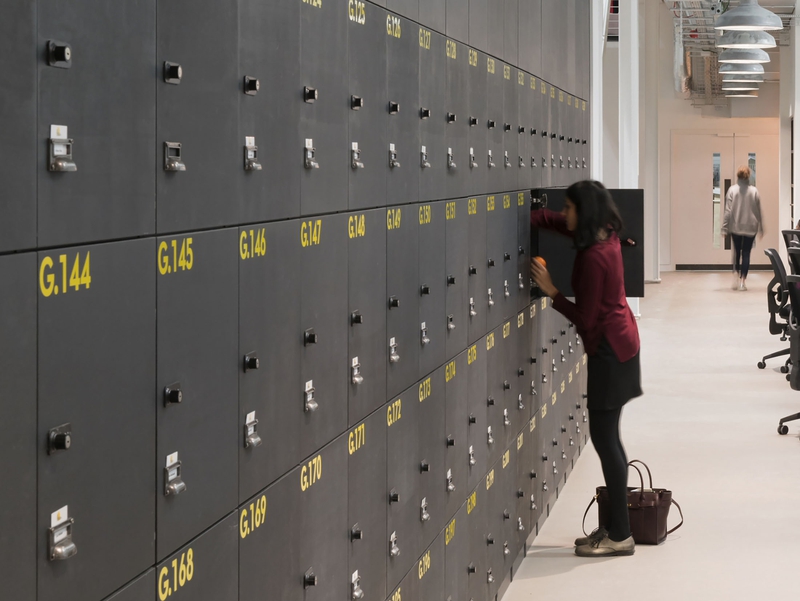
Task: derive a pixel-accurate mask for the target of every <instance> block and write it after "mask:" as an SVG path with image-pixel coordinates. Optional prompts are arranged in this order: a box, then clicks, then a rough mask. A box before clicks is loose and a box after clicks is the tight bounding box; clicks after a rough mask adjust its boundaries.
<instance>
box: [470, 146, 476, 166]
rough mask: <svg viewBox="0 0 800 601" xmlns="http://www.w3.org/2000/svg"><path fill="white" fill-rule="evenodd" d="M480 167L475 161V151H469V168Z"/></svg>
mask: <svg viewBox="0 0 800 601" xmlns="http://www.w3.org/2000/svg"><path fill="white" fill-rule="evenodd" d="M477 166H478V162H477V161H476V160H475V149H474V148H470V149H469V168H470V169H475V167H477Z"/></svg>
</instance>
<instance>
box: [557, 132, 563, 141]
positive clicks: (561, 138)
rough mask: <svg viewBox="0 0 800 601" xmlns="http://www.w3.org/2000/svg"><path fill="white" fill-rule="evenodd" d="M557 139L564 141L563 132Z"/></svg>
mask: <svg viewBox="0 0 800 601" xmlns="http://www.w3.org/2000/svg"><path fill="white" fill-rule="evenodd" d="M558 141H559V142H563V141H564V134H561V135H559V136H558Z"/></svg>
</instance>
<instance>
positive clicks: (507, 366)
mask: <svg viewBox="0 0 800 601" xmlns="http://www.w3.org/2000/svg"><path fill="white" fill-rule="evenodd" d="M515 320H516V319H515ZM500 330H501V331H500V332H498V333H497V338H496V344H497V345H498V347H499V351H500V352H499V355H498V356H499V357H501V363H500V366H499V369H498V373H497V381H498V382H499V387H500V391H501V392H502V399H503V401H502V407H503V435H502V438H501V440H500V444H501V445H502V449H507V448H508V447H509V446H510V445H511V443H512V442H513V441H514V440H515V439H516V437H517V433H519V430H520V428H521V427H522V425H521V421H520V416H519V414H520V410H519V408H518V407H519V405H518V404H517V399H518V395H517V388H518V387H517V358H516V354H517V353H516V349H515V348H514V347H515V345H516V341H517V336H516V334H517V329H516V325H515V326H514V327H512V324H511V320H509V321H506V322H504V323H503V324H502V325H501V326H500Z"/></svg>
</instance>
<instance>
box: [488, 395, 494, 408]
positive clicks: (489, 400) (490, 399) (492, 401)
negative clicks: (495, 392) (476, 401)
mask: <svg viewBox="0 0 800 601" xmlns="http://www.w3.org/2000/svg"><path fill="white" fill-rule="evenodd" d="M486 405H487V406H488V407H492V406H494V397H492V396H490V397H489V398H488V399H486Z"/></svg>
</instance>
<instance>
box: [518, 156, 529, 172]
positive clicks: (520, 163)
mask: <svg viewBox="0 0 800 601" xmlns="http://www.w3.org/2000/svg"><path fill="white" fill-rule="evenodd" d="M526 166H527V165H525V159H523V158H522V155H520V157H519V167H520V169H522V168H523V167H526Z"/></svg>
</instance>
